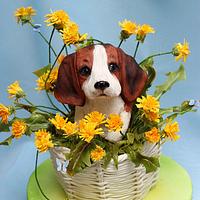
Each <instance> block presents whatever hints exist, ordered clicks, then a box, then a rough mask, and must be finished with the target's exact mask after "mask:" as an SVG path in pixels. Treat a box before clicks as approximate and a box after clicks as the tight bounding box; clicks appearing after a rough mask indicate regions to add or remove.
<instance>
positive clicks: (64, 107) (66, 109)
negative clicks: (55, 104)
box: [62, 103, 70, 113]
mask: <svg viewBox="0 0 200 200" xmlns="http://www.w3.org/2000/svg"><path fill="white" fill-rule="evenodd" d="M62 105H63V106H64V108H65V109H66V111H67V112H68V113H69V112H70V110H69V109H68V108H67V107H66V105H65V104H64V103H62Z"/></svg>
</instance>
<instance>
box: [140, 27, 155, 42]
mask: <svg viewBox="0 0 200 200" xmlns="http://www.w3.org/2000/svg"><path fill="white" fill-rule="evenodd" d="M149 33H155V30H154V28H153V27H151V26H150V25H148V24H143V25H138V26H137V30H136V40H138V41H140V42H144V39H145V37H146V35H147V34H149Z"/></svg>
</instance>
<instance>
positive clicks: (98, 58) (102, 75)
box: [91, 45, 113, 82]
mask: <svg viewBox="0 0 200 200" xmlns="http://www.w3.org/2000/svg"><path fill="white" fill-rule="evenodd" d="M91 78H92V79H94V80H95V81H96V82H97V81H108V82H109V81H110V80H111V79H112V78H113V76H112V74H111V73H110V71H109V69H108V58H107V53H106V49H105V47H104V46H102V45H96V46H95V48H94V51H93V66H92V72H91Z"/></svg>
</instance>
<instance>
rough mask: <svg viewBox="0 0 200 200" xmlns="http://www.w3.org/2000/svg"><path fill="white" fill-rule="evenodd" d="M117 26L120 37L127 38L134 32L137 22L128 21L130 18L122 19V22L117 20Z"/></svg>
mask: <svg viewBox="0 0 200 200" xmlns="http://www.w3.org/2000/svg"><path fill="white" fill-rule="evenodd" d="M119 26H120V27H121V29H122V31H121V39H127V38H128V37H130V36H131V35H133V34H135V33H136V28H137V24H136V23H134V22H132V21H130V20H126V19H125V20H124V21H122V22H119Z"/></svg>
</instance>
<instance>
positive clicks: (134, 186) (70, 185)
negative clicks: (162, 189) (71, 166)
mask: <svg viewBox="0 0 200 200" xmlns="http://www.w3.org/2000/svg"><path fill="white" fill-rule="evenodd" d="M68 152H69V149H67V148H65V147H55V148H52V150H51V151H50V154H51V159H52V161H53V165H54V168H55V169H57V164H56V160H57V159H59V160H61V161H63V162H65V161H66V160H65V155H64V154H65V153H68ZM141 153H142V154H143V155H145V156H159V155H160V146H159V145H153V144H149V143H145V144H144V148H143V150H142V152H141ZM118 159H119V165H118V169H116V168H115V166H114V163H113V161H111V162H110V164H109V165H108V167H107V168H106V169H104V168H103V167H102V164H101V163H100V162H98V163H96V164H94V165H92V166H91V167H88V168H86V169H84V170H83V172H81V173H78V174H76V175H75V176H73V177H71V176H69V175H68V174H67V173H66V172H63V171H57V170H56V175H57V179H58V181H59V182H60V184H61V185H62V187H63V189H64V190H65V192H66V194H67V197H68V199H69V200H142V199H143V198H144V196H145V195H146V194H147V193H148V191H149V190H150V189H151V187H153V186H154V185H155V184H156V181H157V179H158V173H159V169H158V170H157V171H155V172H151V173H146V170H145V168H144V166H142V165H140V166H138V167H136V166H135V164H134V163H132V162H131V161H130V160H129V159H128V156H127V155H126V154H123V155H120V156H119V158H118Z"/></svg>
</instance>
